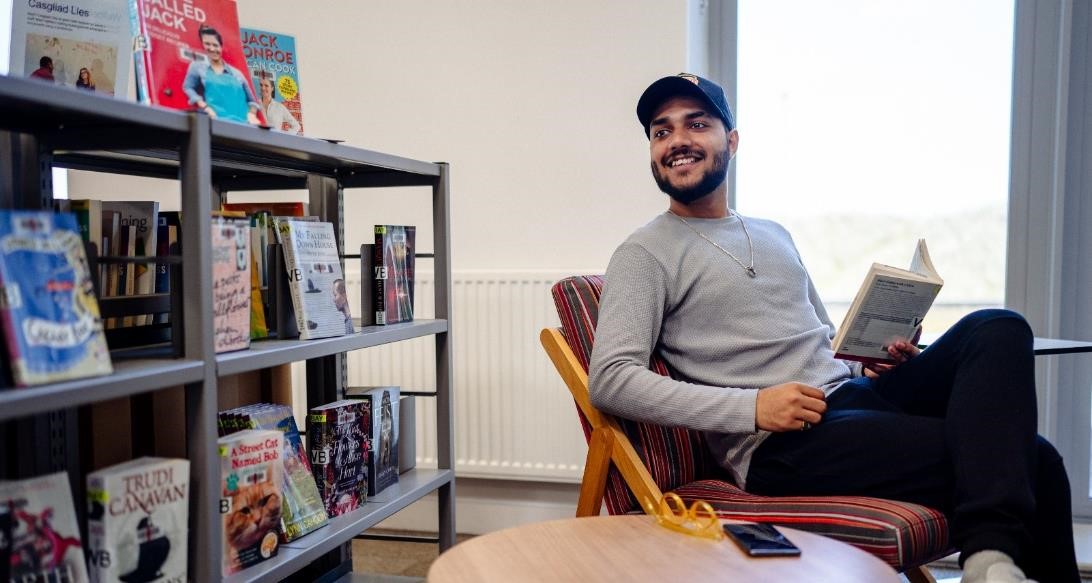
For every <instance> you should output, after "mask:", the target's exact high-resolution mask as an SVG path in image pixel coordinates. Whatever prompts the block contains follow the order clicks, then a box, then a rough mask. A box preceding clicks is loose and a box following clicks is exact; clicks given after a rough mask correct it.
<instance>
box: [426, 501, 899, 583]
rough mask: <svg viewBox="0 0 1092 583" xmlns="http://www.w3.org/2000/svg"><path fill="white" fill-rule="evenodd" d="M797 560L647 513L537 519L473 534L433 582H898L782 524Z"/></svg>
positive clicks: (850, 553) (868, 561)
mask: <svg viewBox="0 0 1092 583" xmlns="http://www.w3.org/2000/svg"><path fill="white" fill-rule="evenodd" d="M778 530H780V531H781V532H782V533H783V534H784V535H785V536H786V537H788V539H789V540H791V541H792V542H793V544H795V545H796V546H797V547H799V548H800V550H801V555H800V556H799V557H776V558H772V557H771V558H766V557H764V558H752V557H748V556H747V555H746V554H744V552H743V551H742V550H740V548H739V547H738V546H736V545H735V543H733V542H732V541H731V540H730V539H728V538H725V539H724V540H720V541H714V540H710V539H706V538H700V537H695V536H688V535H685V534H680V533H677V532H674V531H671V530H668V529H666V528H664V527H662V526H659V525H658V524H656V522H655V519H653V518H652V517H650V516H644V515H640V516H637V515H631V516H596V517H589V518H569V519H565V520H554V521H550V522H539V523H534V524H528V525H524V526H518V527H515V528H509V529H505V530H501V531H497V532H493V533H490V534H486V535H482V536H479V537H475V538H472V539H470V540H468V541H465V542H462V543H460V544H458V545H455V546H454V547H452V548H450V549H448V551H447V552H445V553H444V554H442V555H440V558H439V559H437V560H436V561H435V562H434V563H433V564H432V567H431V568H430V569H429V571H428V581H429V583H457V582H464V581H465V582H468V583H469V582H478V581H544V582H546V581H549V582H554V581H580V582H586V581H640V580H656V579H657V578H660V577H666V578H667V579H666V580H669V581H837V582H838V583H853V582H856V581H860V582H862V583H864V582H867V583H884V582H888V581H889V582H892V583H896V582H898V581H900V579H899V576H898V575H897V574H896V573H895V571H894V570H893V569H892V568H891V567H889V566H888V565H887V564H886V563H884V562H883V561H881V560H879V559H877V558H876V557H874V556H872V555H870V554H868V553H866V552H864V551H862V550H860V549H857V548H855V547H852V546H850V545H847V544H845V543H842V542H839V541H836V540H834V539H832V538H827V537H824V536H820V535H817V534H811V533H808V532H804V531H800V530H795V529H792V528H785V527H778Z"/></svg>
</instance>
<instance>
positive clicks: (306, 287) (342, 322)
mask: <svg viewBox="0 0 1092 583" xmlns="http://www.w3.org/2000/svg"><path fill="white" fill-rule="evenodd" d="M277 241H278V242H279V243H280V244H281V246H282V247H283V248H284V261H285V269H286V270H287V271H288V281H289V288H290V290H291V292H292V304H293V306H294V307H295V310H296V326H297V327H298V328H299V332H300V338H301V339H303V340H309V339H312V338H327V337H330V336H343V335H345V334H352V333H353V331H354V330H353V316H352V312H351V310H350V308H349V297H348V295H347V291H346V287H345V277H344V275H342V272H341V258H340V257H339V253H338V248H337V240H336V239H334V226H333V225H332V224H330V223H320V222H312V221H302V220H294V219H284V220H281V219H278V220H277Z"/></svg>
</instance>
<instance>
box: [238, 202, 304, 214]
mask: <svg viewBox="0 0 1092 583" xmlns="http://www.w3.org/2000/svg"><path fill="white" fill-rule="evenodd" d="M222 207H223V209H224V210H226V211H243V212H244V213H246V214H247V215H248V216H251V215H254V214H256V213H260V212H267V213H269V214H272V215H276V216H279V217H305V216H307V207H308V204H307V203H305V202H225V203H224V204H223V205H222Z"/></svg>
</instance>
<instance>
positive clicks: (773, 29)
mask: <svg viewBox="0 0 1092 583" xmlns="http://www.w3.org/2000/svg"><path fill="white" fill-rule="evenodd" d="M1013 11H1014V7H1013V3H1012V1H994V0H928V1H919V2H912V3H910V2H896V1H894V0H884V1H876V0H837V1H834V0H832V1H830V2H812V1H808V0H761V1H759V0H741V1H739V3H738V15H737V19H738V61H737V79H738V83H737V95H738V98H737V104H736V105H737V119H738V120H739V131H740V148H739V154H738V156H737V159H736V176H737V181H736V193H737V194H736V208H738V209H739V211H740V212H741V213H742V214H744V215H754V216H760V217H767V218H772V219H774V220H777V221H778V222H780V223H782V224H783V225H785V226H786V227H787V228H788V229H789V231H790V232H791V233H792V234H793V237H794V238H795V241H796V245H797V247H798V248H799V249H800V252H801V255H802V256H803V259H804V262H805V265H806V266H807V267H808V269H809V271H810V272H811V275H812V277H813V279H814V280H815V283H816V287H817V289H818V290H819V293H820V295H821V296H822V297H823V300H824V302H825V303H826V305H827V309H828V311H829V312H830V316H831V319H832V320H833V321H834V324H835V325H839V324H840V323H841V320H842V317H843V315H844V313H845V311H846V309H847V308H848V306H849V302H850V301H851V300H852V299H853V295H854V294H855V293H856V291H857V288H858V286H859V285H860V283H861V280H862V278H863V277H864V274H865V272H866V271H867V270H868V266H869V265H870V264H871V263H872V262H873V261H878V262H881V263H886V264H888V265H893V266H896V267H907V266H908V265H909V263H910V258H911V256H912V254H913V251H914V245H915V243H916V241H917V239H918V238H921V237H924V238H925V239H926V240H927V242H928V244H929V250H930V255H931V256H932V259H933V263H934V264H935V266H936V268H937V270H938V272H939V273H940V274H941V276H942V277H943V278H944V279H945V286H944V289H943V290H942V291H941V294H940V296H938V298H937V302H936V304H935V305H934V308H933V310H932V311H931V312H930V316H929V318H927V319H926V322H925V326H926V333H927V334H928V333H939V332H942V331H943V330H945V329H947V327H948V326H950V325H951V324H952V323H954V322H955V321H956V320H958V319H959V317H960V316H962V315H963V314H966V313H967V312H969V311H971V310H974V309H977V308H981V307H990V306H1000V305H1002V304H1003V303H1004V293H1005V244H1006V226H1007V225H1006V209H1007V204H1008V178H1009V141H1010V140H1009V133H1010V123H1011V122H1010V120H1011V111H1010V110H1011V94H1012V43H1013Z"/></svg>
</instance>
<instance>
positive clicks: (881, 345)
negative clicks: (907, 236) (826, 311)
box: [831, 239, 944, 363]
mask: <svg viewBox="0 0 1092 583" xmlns="http://www.w3.org/2000/svg"><path fill="white" fill-rule="evenodd" d="M943 286H944V280H943V279H941V278H940V275H939V274H937V271H936V269H935V268H934V267H933V262H932V260H931V259H930V258H929V249H928V247H926V245H925V239H919V240H918V244H917V247H916V248H915V250H914V257H913V259H911V262H910V269H899V268H897V267H891V266H888V265H882V264H879V263H873V264H872V267H870V268H869V270H868V274H867V275H865V280H864V283H862V284H861V288H860V289H859V290H858V291H857V295H856V297H854V298H853V303H852V304H850V306H849V311H847V312H846V317H845V319H844V320H843V321H842V325H841V326H840V327H839V328H838V332H837V333H836V334H835V335H834V339H833V340H832V341H831V347H832V348H833V350H834V356H835V358H841V359H845V360H857V361H861V362H864V363H891V362H894V359H892V358H891V357H890V355H888V354H887V346H889V345H890V344H891V343H892V342H894V341H895V340H912V339H914V338H915V336H916V335H917V329H918V326H920V325H921V322H922V320H924V319H925V315H926V314H927V313H928V312H929V308H931V307H932V306H933V300H935V299H936V297H937V294H938V293H940V288H941V287H943Z"/></svg>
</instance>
